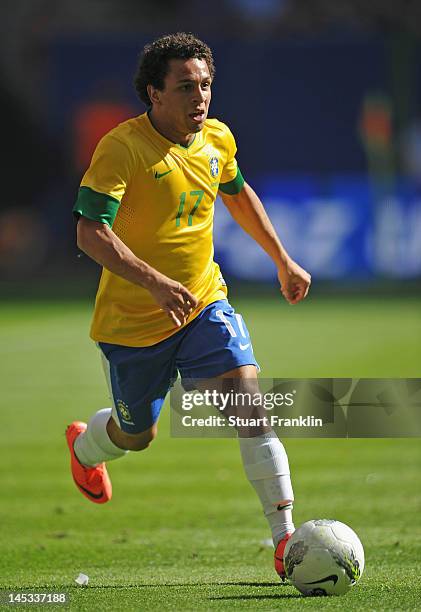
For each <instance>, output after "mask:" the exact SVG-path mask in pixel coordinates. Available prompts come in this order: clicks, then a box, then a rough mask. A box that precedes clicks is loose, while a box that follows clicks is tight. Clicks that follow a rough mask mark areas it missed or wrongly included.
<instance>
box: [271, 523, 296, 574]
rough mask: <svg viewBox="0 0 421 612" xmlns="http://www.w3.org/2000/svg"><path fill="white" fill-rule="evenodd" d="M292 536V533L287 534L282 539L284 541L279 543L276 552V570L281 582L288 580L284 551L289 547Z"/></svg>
mask: <svg viewBox="0 0 421 612" xmlns="http://www.w3.org/2000/svg"><path fill="white" fill-rule="evenodd" d="M291 536H292V533H287V534H286V535H285V536H284V537H283V538H282V540H280V541H279V542H278V546H277V547H276V550H275V570H276V573H277V574H278V575H279V577H280V578H281V580H285V578H286V574H285V567H284V551H285V546H286V545H287V542H288V540H289V539H290V537H291Z"/></svg>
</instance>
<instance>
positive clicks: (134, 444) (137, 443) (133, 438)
mask: <svg viewBox="0 0 421 612" xmlns="http://www.w3.org/2000/svg"><path fill="white" fill-rule="evenodd" d="M157 433H158V429H157V427H156V425H152V427H150V428H149V429H147V430H146V431H142V433H139V434H127V438H126V440H125V441H126V444H127V450H131V451H141V450H145V449H146V448H148V447H149V445H150V444H151V442H152V441H153V440H154V439H155V438H156V434H157Z"/></svg>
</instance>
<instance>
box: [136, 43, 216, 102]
mask: <svg viewBox="0 0 421 612" xmlns="http://www.w3.org/2000/svg"><path fill="white" fill-rule="evenodd" d="M192 58H197V59H203V60H205V61H206V63H207V65H208V68H209V72H210V75H211V77H212V78H213V76H214V74H215V66H214V63H213V56H212V51H211V50H210V48H209V47H208V45H207V44H206V43H204V42H202V41H201V40H199V39H198V38H196V37H195V36H194V35H193V34H190V33H186V32H177V33H176V34H168V35H166V36H161V37H160V38H157V39H156V40H155V41H154V42H153V43H151V44H149V45H145V47H144V49H143V51H142V53H141V55H140V58H139V66H138V69H137V72H136V74H135V77H134V86H135V89H136V92H137V95H138V96H139V98H140V99H141V100H142V102H144V103H145V104H146V106H151V101H150V99H149V96H148V91H147V86H148V85H153V86H154V87H156V88H157V89H161V90H162V89H164V79H165V77H166V76H167V74H168V63H169V61H170V60H171V59H185V60H187V59H192Z"/></svg>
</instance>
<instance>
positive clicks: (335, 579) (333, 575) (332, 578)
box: [304, 574, 339, 585]
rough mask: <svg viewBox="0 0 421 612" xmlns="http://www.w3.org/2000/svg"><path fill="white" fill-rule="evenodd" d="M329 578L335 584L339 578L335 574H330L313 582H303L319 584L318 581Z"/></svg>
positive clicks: (324, 580)
mask: <svg viewBox="0 0 421 612" xmlns="http://www.w3.org/2000/svg"><path fill="white" fill-rule="evenodd" d="M329 580H331V581H332V582H333V584H334V585H335V584H336V583H337V582H338V580H339V578H338V576H337V575H336V574H331V575H330V576H326V578H322V579H321V580H315V581H314V582H304V584H319V582H329Z"/></svg>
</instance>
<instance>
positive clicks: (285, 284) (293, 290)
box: [278, 259, 311, 304]
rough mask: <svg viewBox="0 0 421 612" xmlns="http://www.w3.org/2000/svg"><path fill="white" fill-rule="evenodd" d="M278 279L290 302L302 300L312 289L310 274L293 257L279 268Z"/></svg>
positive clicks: (295, 302) (284, 294) (285, 296)
mask: <svg viewBox="0 0 421 612" xmlns="http://www.w3.org/2000/svg"><path fill="white" fill-rule="evenodd" d="M278 279H279V282H280V284H281V293H282V295H283V296H284V298H285V299H286V301H287V302H288V303H289V304H297V303H298V302H301V300H303V299H304V298H305V297H306V295H307V293H308V291H309V289H310V284H311V276H310V274H309V273H308V272H306V271H305V270H303V268H301V266H299V265H298V264H297V263H295V261H293V260H292V259H290V260H288V261H287V262H286V263H285V265H284V266H282V268H279V270H278Z"/></svg>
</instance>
